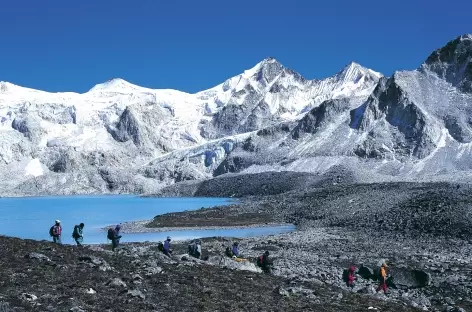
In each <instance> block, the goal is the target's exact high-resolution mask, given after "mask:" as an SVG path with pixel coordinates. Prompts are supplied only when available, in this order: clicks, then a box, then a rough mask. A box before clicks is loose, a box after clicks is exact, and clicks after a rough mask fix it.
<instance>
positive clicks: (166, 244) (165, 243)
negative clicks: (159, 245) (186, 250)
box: [164, 240, 170, 251]
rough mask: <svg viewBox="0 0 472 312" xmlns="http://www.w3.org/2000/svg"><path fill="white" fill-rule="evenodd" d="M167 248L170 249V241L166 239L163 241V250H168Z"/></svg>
mask: <svg viewBox="0 0 472 312" xmlns="http://www.w3.org/2000/svg"><path fill="white" fill-rule="evenodd" d="M169 249H170V242H169V241H168V240H166V241H165V242H164V250H165V251H169Z"/></svg>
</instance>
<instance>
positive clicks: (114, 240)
mask: <svg viewBox="0 0 472 312" xmlns="http://www.w3.org/2000/svg"><path fill="white" fill-rule="evenodd" d="M120 229H121V225H119V224H118V225H117V226H116V227H115V228H114V229H112V228H109V229H108V234H107V238H108V239H109V240H111V250H112V251H115V249H116V248H118V245H119V244H120V238H121V235H120Z"/></svg>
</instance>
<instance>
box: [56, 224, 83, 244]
mask: <svg viewBox="0 0 472 312" xmlns="http://www.w3.org/2000/svg"><path fill="white" fill-rule="evenodd" d="M84 226H85V224H83V223H80V224H78V225H75V226H74V230H73V231H72V238H73V239H74V240H75V243H76V244H77V246H79V247H80V246H82V243H83V242H84ZM49 235H50V236H51V237H52V241H53V242H54V243H56V244H62V225H61V220H56V221H55V222H54V225H53V226H51V227H50V228H49Z"/></svg>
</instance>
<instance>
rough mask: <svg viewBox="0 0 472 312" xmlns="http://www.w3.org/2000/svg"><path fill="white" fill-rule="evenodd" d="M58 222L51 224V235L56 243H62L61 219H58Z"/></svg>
mask: <svg viewBox="0 0 472 312" xmlns="http://www.w3.org/2000/svg"><path fill="white" fill-rule="evenodd" d="M55 222H56V223H55V224H54V225H53V226H51V228H50V229H49V235H51V236H52V241H53V242H54V243H56V244H62V241H61V235H62V226H61V220H56V221H55Z"/></svg>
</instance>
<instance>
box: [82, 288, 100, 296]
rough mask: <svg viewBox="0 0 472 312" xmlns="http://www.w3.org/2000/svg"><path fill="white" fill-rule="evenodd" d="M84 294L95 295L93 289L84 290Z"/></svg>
mask: <svg viewBox="0 0 472 312" xmlns="http://www.w3.org/2000/svg"><path fill="white" fill-rule="evenodd" d="M85 293H86V294H89V295H93V294H96V293H97V292H96V291H95V290H94V289H93V288H89V289H87V290H85Z"/></svg>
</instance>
